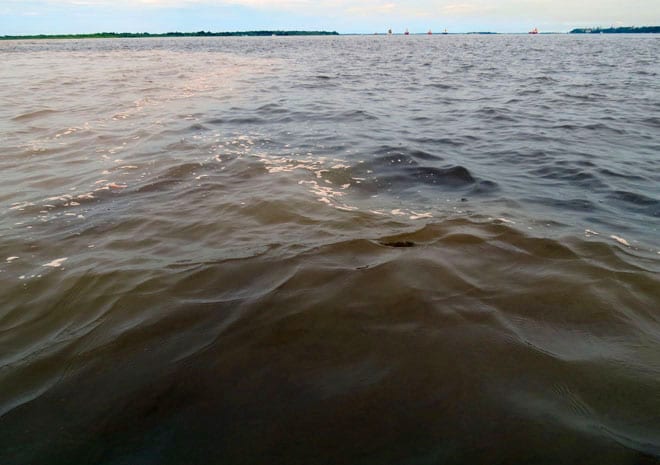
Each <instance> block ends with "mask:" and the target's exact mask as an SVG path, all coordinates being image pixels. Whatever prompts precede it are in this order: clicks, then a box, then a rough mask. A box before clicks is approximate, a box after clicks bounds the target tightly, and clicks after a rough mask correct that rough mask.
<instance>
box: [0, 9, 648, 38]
mask: <svg viewBox="0 0 660 465" xmlns="http://www.w3.org/2000/svg"><path fill="white" fill-rule="evenodd" d="M656 25H660V0H416V1H402V0H0V36H2V35H26V34H79V33H92V32H150V33H159V32H171V31H180V32H194V31H202V30H203V31H214V32H215V31H247V30H326V31H337V32H340V33H374V32H379V33H384V32H386V31H387V29H388V28H392V29H393V30H394V32H403V31H404V30H405V29H406V28H408V29H410V32H426V31H428V30H429V29H431V30H433V31H434V32H436V31H437V32H440V31H442V30H444V29H445V28H446V29H447V30H448V31H449V32H476V31H491V32H526V31H528V30H531V29H532V28H534V27H536V28H538V29H539V30H540V31H541V32H567V31H569V30H571V29H573V28H575V27H594V26H602V27H609V26H656Z"/></svg>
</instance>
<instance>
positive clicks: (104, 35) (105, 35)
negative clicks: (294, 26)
mask: <svg viewBox="0 0 660 465" xmlns="http://www.w3.org/2000/svg"><path fill="white" fill-rule="evenodd" d="M337 35H339V33H338V32H337V31H242V32H210V31H209V32H206V31H199V32H165V33H162V34H151V33H149V32H97V33H94V34H35V35H22V36H0V40H21V39H23V40H25V39H123V38H146V37H245V36H248V37H266V36H337Z"/></svg>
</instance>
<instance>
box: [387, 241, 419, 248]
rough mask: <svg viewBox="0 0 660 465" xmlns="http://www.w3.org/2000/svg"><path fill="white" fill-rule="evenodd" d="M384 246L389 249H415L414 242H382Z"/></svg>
mask: <svg viewBox="0 0 660 465" xmlns="http://www.w3.org/2000/svg"><path fill="white" fill-rule="evenodd" d="M381 244H382V245H385V246H387V247H415V245H416V244H415V243H414V242H410V241H392V242H381Z"/></svg>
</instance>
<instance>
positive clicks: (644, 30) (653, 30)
mask: <svg viewBox="0 0 660 465" xmlns="http://www.w3.org/2000/svg"><path fill="white" fill-rule="evenodd" d="M426 34H427V33H422V32H419V33H412V34H411V35H426ZM450 34H484V35H490V34H493V35H494V34H514V35H516V34H526V33H524V32H519V33H500V32H488V31H483V32H481V31H479V32H477V31H475V32H455V33H450ZM540 34H660V26H641V27H634V26H633V27H610V28H600V27H595V28H576V29H572V30H571V31H569V32H553V31H548V32H541V33H540ZM339 35H344V36H354V35H365V36H366V35H387V34H386V33H375V34H369V33H346V34H339V33H338V32H337V31H235V32H210V31H198V32H165V33H149V32H96V33H92V34H30V35H5V36H0V40H40V39H124V38H150V37H270V36H277V37H280V36H339ZM394 35H403V34H394ZM437 35H443V34H440V33H438V34H437Z"/></svg>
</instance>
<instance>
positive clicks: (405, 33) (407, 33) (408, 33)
mask: <svg viewBox="0 0 660 465" xmlns="http://www.w3.org/2000/svg"><path fill="white" fill-rule="evenodd" d="M403 35H406V36H409V35H410V32H408V28H406V32H404V33H403Z"/></svg>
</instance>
